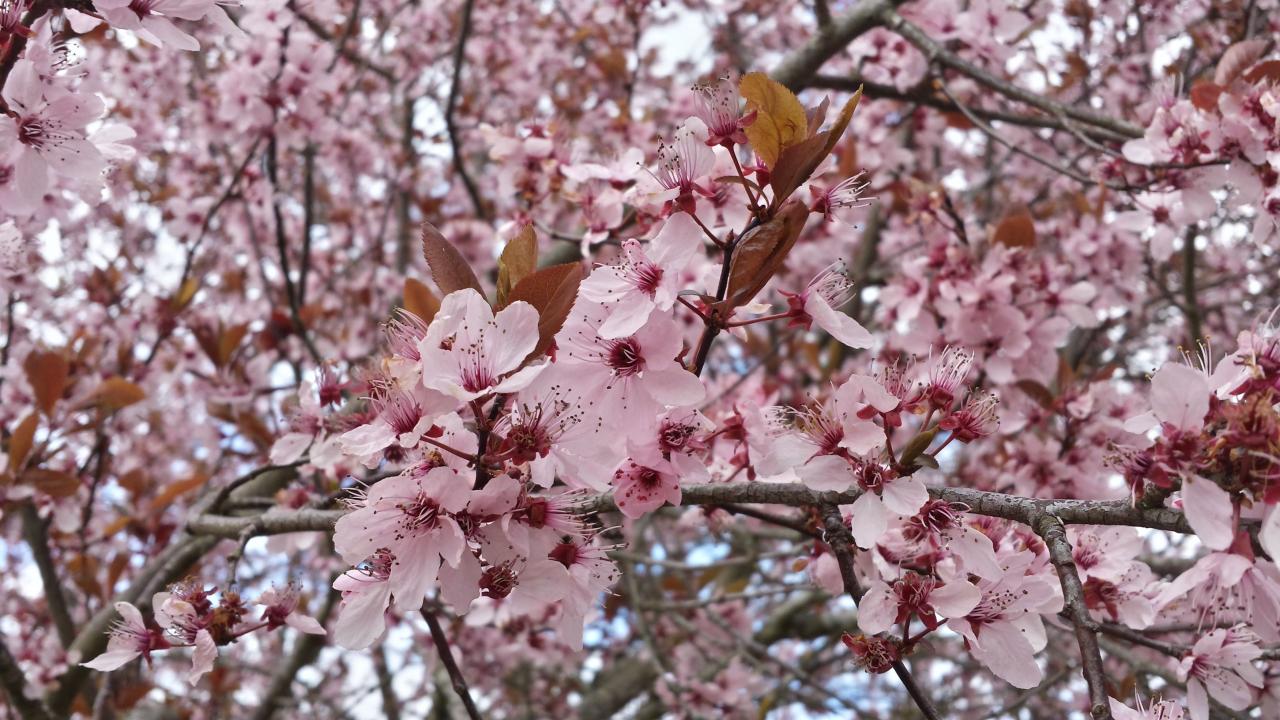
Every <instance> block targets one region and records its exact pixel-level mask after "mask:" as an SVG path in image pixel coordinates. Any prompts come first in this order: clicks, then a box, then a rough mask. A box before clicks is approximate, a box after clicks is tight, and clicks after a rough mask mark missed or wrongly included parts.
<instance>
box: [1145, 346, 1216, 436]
mask: <svg viewBox="0 0 1280 720" xmlns="http://www.w3.org/2000/svg"><path fill="white" fill-rule="evenodd" d="M1151 409H1152V410H1153V411H1154V412H1155V414H1156V417H1158V418H1160V421H1161V422H1164V423H1168V424H1170V425H1172V426H1174V427H1176V428H1178V429H1179V430H1187V431H1192V432H1194V431H1197V430H1199V429H1200V428H1202V427H1204V416H1205V413H1207V412H1209V382H1208V380H1207V379H1206V378H1205V376H1204V373H1202V372H1200V371H1199V370H1193V369H1192V368H1190V367H1188V366H1186V365H1183V364H1182V363H1179V362H1167V363H1165V364H1164V365H1163V366H1162V367H1161V368H1160V369H1159V370H1158V371H1156V374H1155V376H1154V377H1152V378H1151Z"/></svg>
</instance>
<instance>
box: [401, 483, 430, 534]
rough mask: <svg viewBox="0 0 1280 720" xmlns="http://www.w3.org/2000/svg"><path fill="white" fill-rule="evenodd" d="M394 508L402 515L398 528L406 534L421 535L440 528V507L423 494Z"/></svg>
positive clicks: (420, 493)
mask: <svg viewBox="0 0 1280 720" xmlns="http://www.w3.org/2000/svg"><path fill="white" fill-rule="evenodd" d="M396 507H397V509H399V510H400V512H401V513H403V514H404V517H403V518H401V520H400V527H401V528H403V529H404V531H405V533H406V534H410V535H422V534H424V533H428V532H431V531H432V530H435V529H436V528H437V527H440V505H439V504H438V503H437V502H436V501H435V500H433V499H431V498H430V497H428V496H427V494H426V493H424V492H419V493H418V496H417V497H416V498H414V499H413V500H410V501H409V502H407V503H401V504H400V505H397V506H396Z"/></svg>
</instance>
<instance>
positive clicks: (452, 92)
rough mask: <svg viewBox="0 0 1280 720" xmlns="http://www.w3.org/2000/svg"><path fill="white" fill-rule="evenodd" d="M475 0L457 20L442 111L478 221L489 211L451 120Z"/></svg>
mask: <svg viewBox="0 0 1280 720" xmlns="http://www.w3.org/2000/svg"><path fill="white" fill-rule="evenodd" d="M474 5H475V0H466V2H465V3H463V5H462V15H461V17H460V18H459V20H458V44H457V45H455V46H454V49H453V80H452V81H451V82H450V83H449V101H448V103H447V104H446V105H445V108H444V126H445V130H446V131H447V132H448V134H449V145H450V146H451V147H452V149H453V152H452V155H453V169H454V171H455V172H457V173H458V177H459V178H461V179H462V185H463V186H464V187H465V188H466V189H467V196H468V197H470V198H471V205H472V207H474V208H475V211H476V215H478V216H480V218H481V219H484V220H488V219H489V209H488V207H487V206H485V204H484V199H483V198H481V197H480V190H479V188H477V187H476V182H475V180H472V179H471V175H470V173H468V172H467V164H466V162H465V161H464V160H463V158H462V141H461V140H460V139H459V137H458V125H457V122H456V121H455V120H454V111H455V110H457V108H458V98H459V96H460V95H461V94H462V67H463V65H464V64H465V63H466V61H467V39H468V38H469V37H470V36H471V10H472V7H473V6H474Z"/></svg>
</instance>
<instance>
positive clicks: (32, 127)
mask: <svg viewBox="0 0 1280 720" xmlns="http://www.w3.org/2000/svg"><path fill="white" fill-rule="evenodd" d="M49 137H50V136H49V131H48V128H47V127H45V124H44V122H43V121H42V120H41V119H40V118H38V117H29V118H23V119H22V120H21V121H20V122H19V123H18V142H20V143H22V144H23V145H28V146H30V147H33V148H40V147H44V145H45V143H46V142H47V141H48V140H49Z"/></svg>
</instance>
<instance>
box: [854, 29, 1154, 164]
mask: <svg viewBox="0 0 1280 720" xmlns="http://www.w3.org/2000/svg"><path fill="white" fill-rule="evenodd" d="M858 7H859V9H860V8H861V7H862V5H859V6H858ZM878 12H879V20H880V21H881V22H883V23H884V24H885V25H886V26H887V27H888V28H889V29H891V30H893V31H894V32H895V33H897V34H899V35H901V36H902V37H904V38H906V39H907V40H908V41H909V42H910V43H911V44H912V45H915V46H916V48H917V49H919V50H920V52H922V53H924V55H925V57H926V58H927V59H928V60H929V62H930V63H934V62H938V63H941V64H942V65H945V66H947V67H949V68H951V69H953V70H955V71H957V72H959V73H961V74H964V75H967V76H969V77H970V78H972V79H974V80H976V81H978V82H979V83H981V84H983V85H985V86H987V87H989V88H991V89H992V90H995V91H996V92H998V93H1000V94H1001V95H1004V96H1005V97H1008V98H1012V99H1014V100H1018V101H1019V102H1022V103H1025V104H1027V105H1030V106H1031V107H1034V108H1036V109H1038V110H1042V111H1044V112H1046V113H1048V114H1049V115H1051V116H1053V117H1058V116H1062V115H1065V116H1066V117H1069V118H1072V119H1074V120H1078V121H1080V122H1082V123H1086V124H1089V125H1093V126H1095V127H1098V128H1102V129H1103V130H1106V131H1108V132H1110V133H1112V134H1113V135H1114V136H1115V137H1116V139H1129V138H1139V137H1142V128H1140V127H1138V126H1137V125H1134V124H1133V123H1130V122H1127V121H1125V120H1119V119H1116V118H1113V117H1108V116H1106V115H1102V114H1100V113H1096V112H1094V111H1092V110H1088V109H1085V108H1080V107H1076V106H1074V105H1064V104H1062V103H1060V102H1057V101H1054V100H1050V99H1049V98H1047V97H1044V96H1043V95H1039V94H1036V93H1033V92H1031V91H1030V90H1026V89H1023V88H1021V87H1018V86H1017V85H1014V84H1013V83H1010V82H1007V81H1005V80H1002V79H1000V78H998V77H996V76H995V75H992V74H991V73H989V72H987V71H986V70H983V69H982V68H980V67H978V66H977V65H974V64H973V63H971V62H969V61H968V60H965V59H963V58H961V57H960V56H958V55H956V54H954V53H952V52H950V51H949V50H947V49H946V48H944V47H942V45H940V44H938V42H937V41H935V40H934V39H933V38H931V37H929V34H928V33H926V32H925V31H924V30H922V29H920V27H918V26H916V25H915V24H913V23H911V22H909V21H907V20H906V19H904V18H903V17H902V16H901V15H899V14H898V13H897V12H896V11H895V10H894V8H893V7H884V8H879V9H878Z"/></svg>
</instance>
